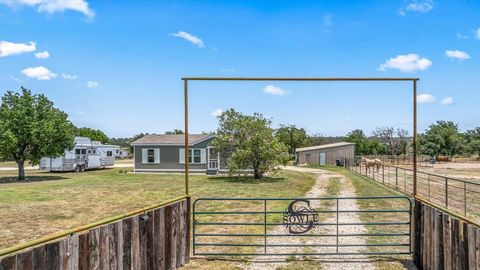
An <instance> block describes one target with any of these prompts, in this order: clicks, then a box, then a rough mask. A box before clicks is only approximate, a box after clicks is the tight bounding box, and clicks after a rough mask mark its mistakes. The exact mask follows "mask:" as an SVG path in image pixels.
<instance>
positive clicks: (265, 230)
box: [263, 200, 290, 254]
mask: <svg viewBox="0 0 480 270" xmlns="http://www.w3.org/2000/svg"><path fill="white" fill-rule="evenodd" d="M289 222H290V221H289ZM263 236H264V246H263V254H267V200H263Z"/></svg>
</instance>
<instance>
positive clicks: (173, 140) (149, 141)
mask: <svg viewBox="0 0 480 270" xmlns="http://www.w3.org/2000/svg"><path fill="white" fill-rule="evenodd" d="M213 137H214V136H213V135H210V134H189V135H188V144H189V145H194V144H197V143H199V142H203V141H205V140H207V139H210V138H213ZM131 144H132V145H184V144H185V135H184V134H149V135H145V136H143V137H142V138H140V139H138V140H136V141H134V142H132V143H131Z"/></svg>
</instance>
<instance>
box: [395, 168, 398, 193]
mask: <svg viewBox="0 0 480 270" xmlns="http://www.w3.org/2000/svg"><path fill="white" fill-rule="evenodd" d="M395 189H398V167H395Z"/></svg>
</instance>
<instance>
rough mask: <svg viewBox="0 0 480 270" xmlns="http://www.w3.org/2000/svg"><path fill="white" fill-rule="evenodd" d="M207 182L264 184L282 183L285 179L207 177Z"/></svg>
mask: <svg viewBox="0 0 480 270" xmlns="http://www.w3.org/2000/svg"><path fill="white" fill-rule="evenodd" d="M208 180H213V181H222V182H226V183H243V184H264V183H279V182H284V181H286V180H287V179H286V178H285V177H263V178H262V179H254V178H253V177H252V176H212V177H208Z"/></svg>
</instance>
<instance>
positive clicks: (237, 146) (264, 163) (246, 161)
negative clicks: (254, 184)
mask: <svg viewBox="0 0 480 270" xmlns="http://www.w3.org/2000/svg"><path fill="white" fill-rule="evenodd" d="M219 122H220V123H219V128H218V130H217V137H216V138H215V139H214V140H213V142H212V145H213V146H214V147H215V148H216V149H218V150H219V151H220V153H221V155H222V158H223V159H226V160H227V166H228V170H229V172H230V174H236V173H239V172H241V171H243V170H253V174H254V178H255V179H261V178H262V177H263V176H264V174H265V173H268V172H274V171H276V170H277V169H278V168H279V166H280V165H285V164H286V162H287V161H288V152H287V151H288V149H287V147H286V146H285V145H284V144H283V143H281V142H280V141H279V140H278V139H277V138H276V137H275V136H274V131H273V129H272V128H271V120H269V119H266V118H265V117H263V116H262V115H261V114H258V113H254V114H253V115H244V114H242V113H240V112H237V111H235V110H234V109H229V110H227V111H225V112H224V113H222V114H221V115H220V116H219Z"/></svg>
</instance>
